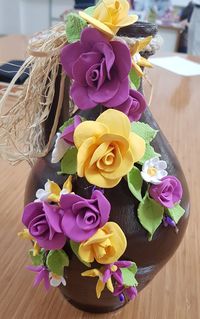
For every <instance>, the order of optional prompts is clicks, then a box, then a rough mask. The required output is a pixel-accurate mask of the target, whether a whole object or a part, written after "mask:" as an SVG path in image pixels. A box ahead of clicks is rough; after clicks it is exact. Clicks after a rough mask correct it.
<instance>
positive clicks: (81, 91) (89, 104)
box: [70, 82, 97, 110]
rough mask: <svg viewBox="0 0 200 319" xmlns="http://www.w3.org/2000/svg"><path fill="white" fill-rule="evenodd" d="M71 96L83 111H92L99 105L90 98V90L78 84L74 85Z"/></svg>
mask: <svg viewBox="0 0 200 319" xmlns="http://www.w3.org/2000/svg"><path fill="white" fill-rule="evenodd" d="M70 94H71V97H72V99H73V101H74V103H75V104H76V105H77V106H78V107H79V108H80V109H81V110H87V109H91V108H93V107H95V106H96V105H97V103H96V102H95V101H94V100H92V98H91V97H89V94H88V88H87V87H83V86H81V85H80V84H78V83H77V82H74V83H73V84H72V86H71V90H70Z"/></svg>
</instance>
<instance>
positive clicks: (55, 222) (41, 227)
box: [22, 202, 66, 250]
mask: <svg viewBox="0 0 200 319" xmlns="http://www.w3.org/2000/svg"><path fill="white" fill-rule="evenodd" d="M62 217H63V212H62V210H61V209H60V208H59V207H58V206H55V205H50V204H48V203H45V202H34V203H30V204H28V205H27V206H26V207H25V208H24V212H23V217H22V222H23V224H24V225H25V226H26V227H27V228H28V230H29V233H30V234H31V235H32V236H33V237H34V238H35V239H36V240H37V242H38V244H39V245H40V247H42V248H45V249H48V250H50V249H61V248H63V246H64V245H65V242H66V236H65V235H64V234H63V233H62V229H61V227H60V226H61V220H62Z"/></svg>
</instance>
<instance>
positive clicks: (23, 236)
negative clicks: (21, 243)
mask: <svg viewBox="0 0 200 319" xmlns="http://www.w3.org/2000/svg"><path fill="white" fill-rule="evenodd" d="M17 235H18V236H19V238H21V239H28V240H30V241H32V243H33V256H34V257H35V256H37V255H39V253H40V249H41V248H40V246H39V245H38V243H37V241H36V240H35V239H34V238H33V236H31V235H30V233H29V230H28V229H24V230H23V231H22V232H19V233H18V234H17Z"/></svg>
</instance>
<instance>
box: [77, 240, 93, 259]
mask: <svg viewBox="0 0 200 319" xmlns="http://www.w3.org/2000/svg"><path fill="white" fill-rule="evenodd" d="M78 254H79V256H80V257H81V259H82V260H83V261H85V262H87V263H92V262H93V261H94V253H93V251H92V249H91V246H83V245H82V244H80V246H79V250H78Z"/></svg>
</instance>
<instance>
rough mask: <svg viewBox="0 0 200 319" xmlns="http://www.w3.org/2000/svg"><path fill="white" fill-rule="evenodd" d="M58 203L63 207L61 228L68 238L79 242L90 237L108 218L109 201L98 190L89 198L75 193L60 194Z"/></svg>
mask: <svg viewBox="0 0 200 319" xmlns="http://www.w3.org/2000/svg"><path fill="white" fill-rule="evenodd" d="M60 204H61V206H62V208H63V209H64V216H63V219H62V229H63V232H64V234H65V235H66V236H67V237H69V238H70V239H72V240H74V241H76V242H81V241H84V240H86V239H88V238H90V237H91V236H92V235H93V234H94V233H96V231H97V230H98V228H100V227H102V226H103V225H104V224H105V223H106V222H107V221H108V218H109V214H110V209H111V207H110V203H109V201H108V200H107V199H106V198H105V196H104V195H103V194H102V193H101V192H100V191H98V190H96V191H94V192H93V194H92V197H91V199H85V198H82V197H80V196H78V195H75V194H67V195H62V196H61V200H60Z"/></svg>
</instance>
